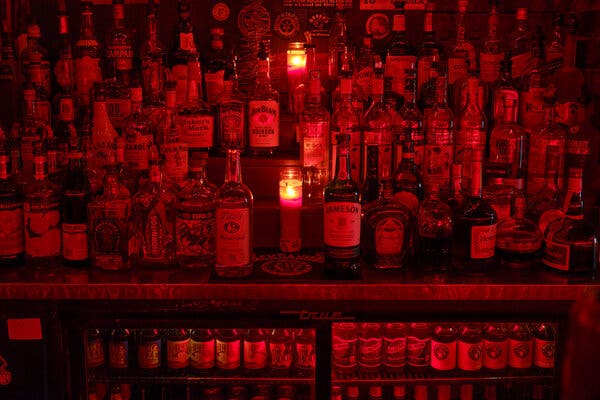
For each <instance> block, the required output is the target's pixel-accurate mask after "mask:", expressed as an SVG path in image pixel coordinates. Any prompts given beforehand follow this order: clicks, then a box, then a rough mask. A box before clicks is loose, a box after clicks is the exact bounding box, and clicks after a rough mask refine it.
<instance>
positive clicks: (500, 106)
mask: <svg viewBox="0 0 600 400" xmlns="http://www.w3.org/2000/svg"><path fill="white" fill-rule="evenodd" d="M507 100H512V101H514V102H515V103H514V104H517V105H518V104H519V93H518V92H517V91H516V90H513V89H498V90H497V91H496V92H495V93H494V95H493V98H492V109H493V119H494V121H498V120H499V119H500V118H501V117H502V115H503V114H504V104H505V103H506V101H507Z"/></svg>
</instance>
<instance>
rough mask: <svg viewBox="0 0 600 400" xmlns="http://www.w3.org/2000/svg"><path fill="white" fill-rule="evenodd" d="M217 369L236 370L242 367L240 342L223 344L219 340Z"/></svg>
mask: <svg viewBox="0 0 600 400" xmlns="http://www.w3.org/2000/svg"><path fill="white" fill-rule="evenodd" d="M217 367H218V368H221V369H226V370H230V369H236V368H239V367H240V341H239V340H235V341H233V342H222V341H220V340H219V339H217Z"/></svg>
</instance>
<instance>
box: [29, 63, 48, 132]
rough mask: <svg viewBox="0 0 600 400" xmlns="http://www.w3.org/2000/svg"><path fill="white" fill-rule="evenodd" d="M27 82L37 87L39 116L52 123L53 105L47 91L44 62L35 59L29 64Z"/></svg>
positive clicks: (36, 100)
mask: <svg viewBox="0 0 600 400" xmlns="http://www.w3.org/2000/svg"><path fill="white" fill-rule="evenodd" d="M27 71H28V74H27V82H30V83H32V84H33V86H34V87H35V107H36V114H37V116H38V118H40V119H41V120H43V121H45V122H46V123H47V124H49V125H51V124H52V107H51V104H50V94H49V93H47V92H46V90H45V88H44V81H43V71H42V63H40V62H39V61H37V60H33V61H31V62H30V63H29V64H28V70H27Z"/></svg>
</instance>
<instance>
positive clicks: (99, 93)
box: [89, 83, 119, 181]
mask: <svg viewBox="0 0 600 400" xmlns="http://www.w3.org/2000/svg"><path fill="white" fill-rule="evenodd" d="M118 136H119V134H118V133H117V131H116V130H115V128H114V127H113V125H112V123H111V122H110V118H109V115H108V111H107V103H106V97H105V94H104V90H103V89H102V87H101V85H100V84H99V83H97V84H95V85H94V105H93V120H92V138H91V139H92V140H91V142H92V157H91V158H90V161H92V163H91V165H89V167H90V168H91V169H92V170H94V171H96V172H97V174H98V179H99V180H100V181H101V180H102V176H104V169H103V168H104V166H106V165H108V164H110V163H112V162H113V161H114V159H115V148H114V144H115V139H116V138H117V137H118Z"/></svg>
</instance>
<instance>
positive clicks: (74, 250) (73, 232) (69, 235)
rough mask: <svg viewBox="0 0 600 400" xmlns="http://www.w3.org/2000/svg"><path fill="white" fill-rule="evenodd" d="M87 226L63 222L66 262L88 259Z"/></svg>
mask: <svg viewBox="0 0 600 400" xmlns="http://www.w3.org/2000/svg"><path fill="white" fill-rule="evenodd" d="M87 228H88V227H87V224H67V223H65V222H63V224H62V233H63V257H64V258H65V260H71V261H82V260H87V258H88V231H87Z"/></svg>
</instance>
